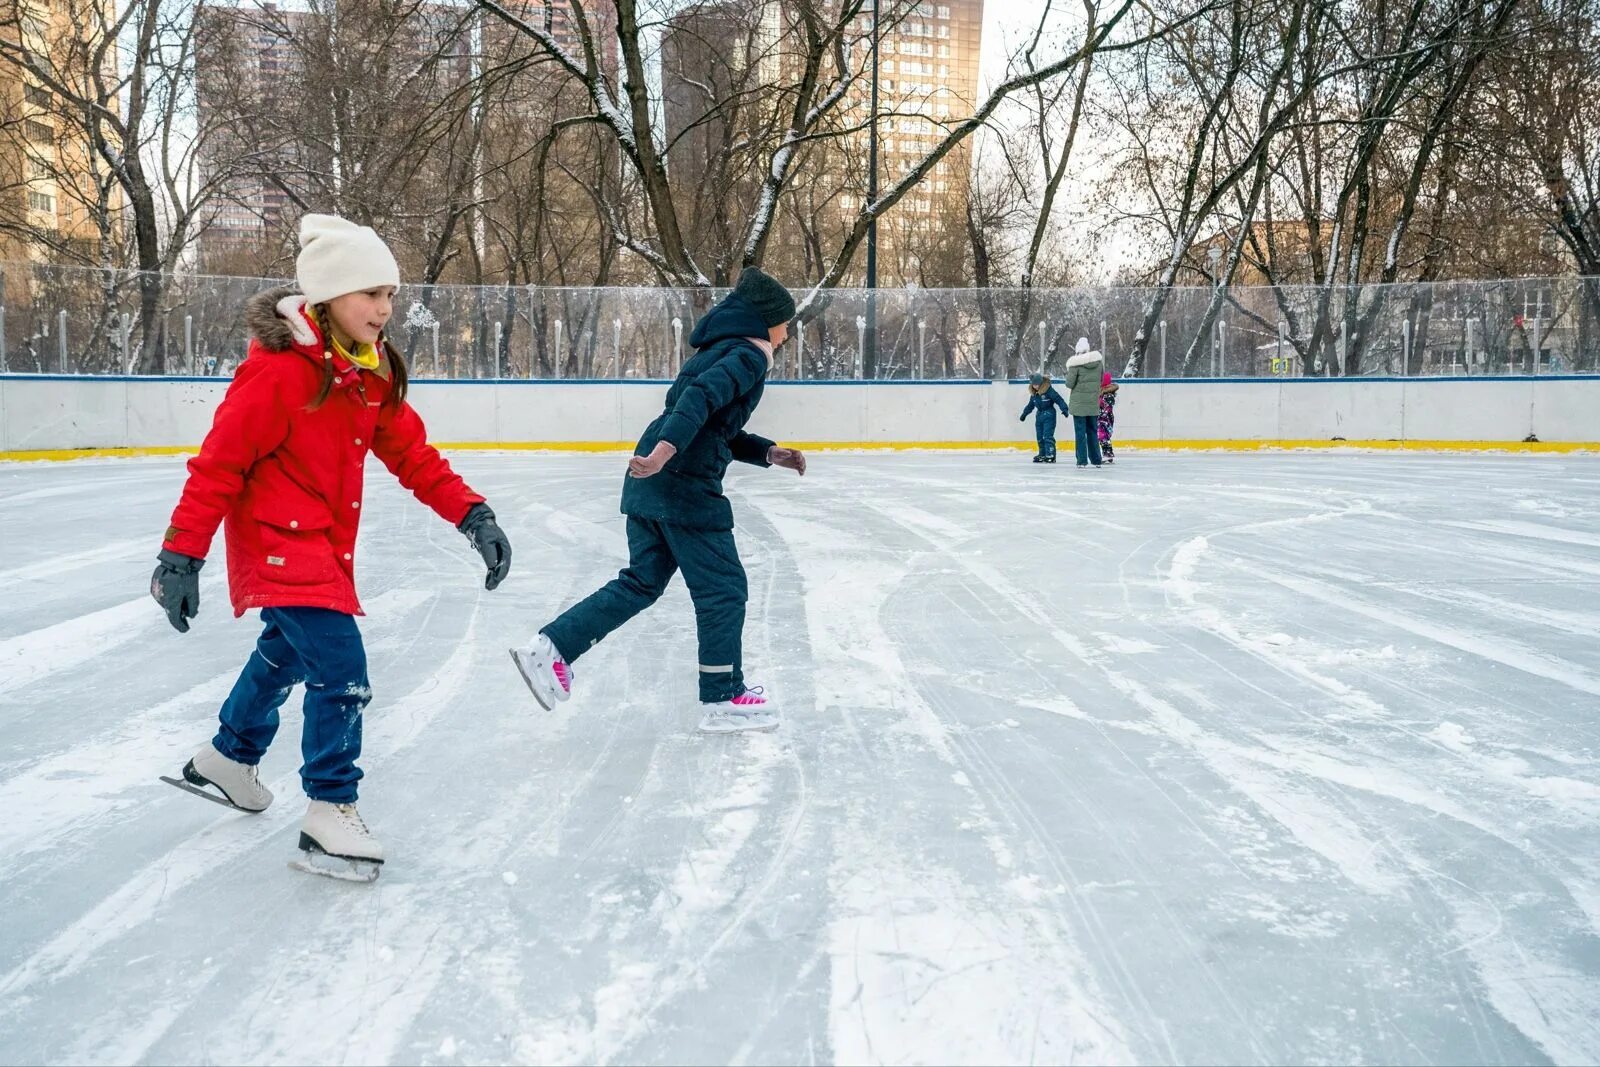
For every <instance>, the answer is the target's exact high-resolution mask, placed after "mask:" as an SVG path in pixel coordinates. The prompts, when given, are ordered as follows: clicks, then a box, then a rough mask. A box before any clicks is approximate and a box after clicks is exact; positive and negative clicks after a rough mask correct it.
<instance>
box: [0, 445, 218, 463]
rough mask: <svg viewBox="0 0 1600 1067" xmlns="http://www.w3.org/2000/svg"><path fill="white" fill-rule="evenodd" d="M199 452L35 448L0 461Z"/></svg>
mask: <svg viewBox="0 0 1600 1067" xmlns="http://www.w3.org/2000/svg"><path fill="white" fill-rule="evenodd" d="M199 451H200V446H199V445H151V446H150V447H148V448H36V449H22V450H19V451H14V452H0V460H17V461H36V460H50V461H64V460H69V459H103V458H106V457H119V456H120V457H131V456H184V455H189V456H192V455H194V454H195V453H196V452H199Z"/></svg>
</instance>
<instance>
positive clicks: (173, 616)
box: [150, 357, 289, 633]
mask: <svg viewBox="0 0 1600 1067" xmlns="http://www.w3.org/2000/svg"><path fill="white" fill-rule="evenodd" d="M282 366H283V365H282V364H280V363H275V362H274V361H273V360H272V359H271V358H270V357H260V358H256V359H247V360H245V361H244V362H243V363H242V364H240V365H239V370H238V371H237V372H236V373H235V374H234V378H233V382H232V384H230V385H229V386H228V392H227V394H226V395H224V396H223V398H222V403H221V404H219V405H218V406H217V413H216V415H215V416H214V417H213V418H212V421H211V430H210V431H209V432H208V433H207V434H206V439H205V442H204V443H203V444H201V446H200V454H199V455H197V456H195V457H194V458H193V459H191V460H190V461H189V478H188V480H187V481H186V482H184V485H183V495H182V496H181V497H180V498H179V499H178V506H177V507H176V508H174V509H173V512H172V524H171V525H170V526H168V527H167V532H166V535H165V536H164V537H163V538H162V539H161V551H160V553H159V554H158V556H157V558H158V559H160V561H161V563H160V565H159V566H158V567H156V570H155V573H154V574H153V575H151V577H150V595H151V596H152V597H154V598H155V600H156V603H158V604H160V605H161V606H162V608H164V609H165V610H166V613H167V619H168V621H170V622H171V623H172V626H173V629H175V630H177V631H178V632H179V633H188V632H189V620H190V619H192V618H194V617H195V616H196V615H198V614H200V568H201V567H202V566H204V565H205V558H206V554H207V553H208V552H209V551H210V550H211V541H212V539H213V538H214V537H216V535H217V527H218V526H221V525H222V520H223V517H224V516H226V515H227V514H228V510H229V509H230V508H232V507H233V502H234V501H235V500H236V499H238V496H239V493H240V492H241V491H242V490H243V488H244V476H245V472H246V471H248V470H249V469H250V468H251V467H253V466H254V465H255V463H256V461H257V460H259V459H260V458H261V457H262V456H264V455H266V454H267V453H269V452H271V451H272V450H273V449H275V448H277V447H278V446H279V445H280V444H282V443H283V439H284V438H285V437H286V436H288V433H289V412H288V409H287V408H286V407H285V406H284V402H283V399H282V397H283V393H284V390H285V386H286V384H287V383H285V382H284V381H283V380H282V377H283V376H282V375H281V374H279V373H275V372H276V371H278V370H279V369H281V368H282Z"/></svg>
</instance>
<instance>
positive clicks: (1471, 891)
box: [0, 451, 1600, 1063]
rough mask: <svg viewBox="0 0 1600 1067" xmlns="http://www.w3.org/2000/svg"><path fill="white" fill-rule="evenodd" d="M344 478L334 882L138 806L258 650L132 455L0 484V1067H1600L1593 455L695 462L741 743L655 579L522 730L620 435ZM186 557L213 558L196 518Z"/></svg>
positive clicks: (604, 531)
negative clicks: (446, 488) (349, 838)
mask: <svg viewBox="0 0 1600 1067" xmlns="http://www.w3.org/2000/svg"><path fill="white" fill-rule="evenodd" d="M456 462H457V465H458V466H459V467H460V468H461V469H462V470H463V471H464V472H465V473H466V475H467V476H468V478H469V479H470V480H471V481H472V483H473V484H474V485H475V486H476V487H477V488H479V489H480V490H481V491H483V492H485V493H486V495H487V496H488V497H489V499H490V501H491V502H492V503H493V505H494V507H495V509H496V512H497V513H498V514H499V516H500V518H501V521H502V523H503V524H504V526H505V528H506V530H507V531H508V533H509V534H510V536H511V538H512V540H513V542H514V544H515V546H516V550H517V554H516V558H515V565H514V568H513V571H512V575H511V578H510V579H509V580H508V581H507V582H506V584H505V585H504V586H503V587H502V588H501V589H500V590H499V591H498V592H496V593H492V594H491V593H486V592H484V590H483V587H482V586H483V583H482V576H481V574H480V564H479V562H478V560H477V558H476V556H475V554H474V553H473V552H472V550H471V549H470V547H469V546H468V545H467V543H466V542H465V540H464V539H463V538H462V537H461V536H460V535H459V534H458V533H456V531H454V530H452V529H450V528H449V527H447V526H446V525H445V524H443V523H441V522H440V521H439V520H438V519H437V518H436V517H435V516H434V515H432V514H431V513H430V512H428V511H426V510H425V509H424V508H422V507H421V506H420V505H418V504H416V503H415V502H414V501H412V500H411V499H410V498H409V497H408V496H406V494H404V493H403V491H401V490H400V489H399V488H398V487H396V486H395V485H394V483H393V481H392V480H391V479H389V478H388V477H387V475H386V474H384V473H383V472H382V471H381V469H378V468H376V467H375V468H374V470H373V471H372V472H371V476H370V478H369V486H370V489H369V500H368V503H367V507H366V509H365V511H364V514H365V522H364V526H365V528H364V530H363V533H362V539H363V540H362V545H361V555H360V563H359V566H360V570H359V574H358V578H359V581H360V585H361V589H362V592H363V594H364V598H365V600H366V606H367V610H368V617H367V618H366V619H364V620H362V626H363V629H364V632H365V633H366V635H367V639H368V642H369V654H370V661H371V672H370V673H371V677H372V683H373V689H374V691H375V693H376V699H375V700H374V703H373V704H372V706H371V708H370V710H369V711H368V714H367V723H366V746H365V756H364V758H363V760H362V763H363V766H364V768H365V770H366V772H367V777H366V780H365V781H364V782H363V783H362V799H361V809H362V813H363V815H364V816H365V817H366V819H367V821H368V822H369V823H370V824H371V825H372V827H373V828H374V830H375V832H376V833H377V834H378V835H379V837H380V838H381V839H382V840H383V842H384V844H385V846H386V848H387V850H388V854H389V862H388V864H387V865H386V866H385V868H384V873H383V876H382V877H381V878H380V879H379V880H378V882H376V883H374V884H373V885H370V886H350V885H343V884H333V883H330V882H328V881H326V880H323V879H314V878H307V877H306V876H304V875H301V874H297V873H295V872H293V871H291V870H289V869H288V866H287V861H288V860H289V859H291V858H293V856H294V855H296V852H295V842H296V832H297V828H298V825H299V818H300V815H301V813H302V811H303V801H302V800H300V799H298V798H299V788H298V780H297V776H296V767H297V765H298V762H299V760H298V734H299V715H298V708H297V705H298V698H295V699H292V700H291V702H290V704H289V705H288V706H287V707H286V708H285V721H284V725H283V730H282V732H281V733H280V735H279V739H278V743H277V745H276V747H275V748H274V749H273V751H272V752H271V753H270V755H269V756H268V758H267V760H266V762H265V763H264V765H263V768H262V770H263V781H264V782H266V783H267V784H268V785H269V786H270V788H272V789H273V790H274V791H275V792H276V793H277V794H278V798H279V799H278V801H277V803H276V804H274V806H273V807H272V809H271V810H269V811H268V812H267V813H266V814H264V815H262V816H259V817H249V816H242V815H238V814H235V813H232V812H225V811H222V810H221V809H219V808H217V807H216V806H214V805H209V804H204V803H200V802H198V801H196V800H195V799H194V798H192V797H188V796H185V795H183V794H181V793H180V792H178V791H177V790H174V789H171V788H169V787H167V786H164V785H161V784H160V783H158V782H157V780H156V776H157V775H159V774H173V773H176V771H177V770H178V769H179V768H180V767H182V765H183V762H184V761H185V760H186V759H187V758H188V757H189V755H191V754H192V752H193V750H194V749H195V748H196V747H198V746H199V745H200V744H201V743H202V742H203V741H204V740H205V739H206V738H207V737H209V736H210V734H211V731H212V728H213V722H214V715H215V711H216V707H217V705H218V703H219V702H220V701H221V699H222V698H223V696H224V695H225V694H226V693H227V691H228V688H229V686H230V685H231V683H232V680H233V678H234V676H235V674H236V672H237V671H238V669H239V667H240V666H241V665H242V664H243V662H244V660H245V657H246V654H247V653H248V651H249V649H250V648H251V646H252V644H253V642H254V639H255V636H256V631H257V625H256V623H255V621H254V620H253V619H246V620H242V621H241V620H234V619H232V618H231V615H230V612H229V610H228V608H227V598H226V591H225V589H224V586H223V581H222V578H223V567H222V565H221V561H220V559H219V560H218V561H216V562H214V563H213V564H212V565H211V566H209V567H207V568H206V570H205V572H204V574H203V577H202V610H201V614H200V617H199V618H198V619H197V620H196V623H195V628H194V631H193V632H192V633H190V634H188V635H179V634H177V633H174V632H173V631H172V630H171V629H170V628H169V627H168V625H167V623H166V620H165V619H164V618H163V616H162V615H161V613H160V611H159V610H158V609H157V608H156V606H155V605H154V604H153V603H151V602H150V601H149V600H148V597H147V595H146V591H145V590H146V585H147V582H148V576H149V572H150V570H151V568H152V567H153V560H152V557H153V555H154V551H155V548H156V542H157V541H158V540H159V536H160V532H161V531H162V529H164V527H165V525H166V522H167V517H168V514H169V512H170V509H171V507H172V504H173V502H174V501H175V500H176V498H177V493H178V490H179V487H180V484H181V481H182V477H183V467H182V462H181V461H180V460H178V459H158V460H137V461H86V462H80V463H73V464H64V465H53V464H12V465H6V466H0V543H3V544H4V545H5V553H4V557H3V558H0V605H3V608H0V811H3V812H4V813H5V816H4V818H3V819H0V916H3V919H0V1061H4V1062H36V1061H38V1062H85V1063H121V1062H160V1063H199V1062H279V1063H285V1062H362V1063H369V1062H370V1063H388V1062H398V1063H414V1062H445V1061H456V1060H459V1061H463V1062H474V1061H476V1062H485V1061H487V1062H502V1061H541V1062H542V1061H601V1062H617V1061H620V1062H708V1063H720V1062H752V1061H753V1062H773V1061H778V1062H809V1061H816V1060H821V1061H841V1062H868V1063H878V1062H881V1063H934V1062H938V1063H955V1062H968V1063H973V1062H984V1063H990V1062H1065V1061H1092V1062H1153V1061H1160V1062H1195V1061H1202V1062H1219V1061H1226V1062H1240V1063H1277V1062H1308V1063H1309V1062H1333V1061H1337V1062H1349V1061H1365V1062H1383V1063H1421V1062H1475V1063H1528V1062H1546V1061H1554V1062H1562V1063H1593V1062H1595V1061H1597V1060H1600V1010H1597V1007H1596V1006H1597V1005H1600V651H1597V645H1596V642H1595V635H1596V633H1597V632H1600V607H1597V604H1600V557H1597V554H1596V548H1600V461H1597V460H1595V459H1593V458H1587V457H1570V458H1559V457H1494V456H1470V457H1457V456H1429V455H1366V454H1358V453H1346V454H1336V455H1335V454H1277V455H1266V454H1263V455H1220V454H1219V455H1153V454H1142V455H1141V454H1138V453H1135V452H1131V451H1130V452H1127V454H1126V455H1125V456H1123V457H1122V462H1120V463H1119V464H1118V465H1117V466H1116V467H1114V468H1111V469H1107V470H1102V471H1092V472H1078V471H1076V470H1075V469H1073V468H1072V467H1071V466H1066V465H1058V466H1054V467H1050V466H1035V465H1032V464H1029V463H1028V462H1027V458H1026V457H1025V456H1021V455H982V454H979V455H963V456H950V455H823V456H817V457H815V458H814V461H813V464H812V467H811V473H810V474H808V476H807V477H806V478H804V479H796V478H793V477H785V476H780V475H778V474H776V473H774V472H760V471H744V472H739V473H736V474H735V475H734V476H733V477H732V478H731V480H730V489H731V492H732V494H733V495H734V497H735V507H736V510H737V511H738V513H739V522H740V527H739V531H738V537H739V541H740V545H741V549H742V551H743V553H744V556H745V559H746V562H747V565H748V567H749V570H750V589H751V602H750V622H749V626H748V628H747V631H746V655H747V667H748V669H749V671H750V673H751V675H752V676H753V678H754V679H755V680H757V681H759V682H761V683H763V684H767V685H770V686H772V687H773V688H774V690H775V691H776V692H777V693H778V694H780V697H781V701H782V707H783V709H784V720H785V721H784V725H783V728H782V730H780V731H779V732H778V733H776V734H771V735H762V736H748V737H733V738H706V737H702V736H699V735H697V734H696V733H695V732H694V729H693V728H694V724H695V722H696V721H697V719H698V717H699V713H698V709H697V708H696V706H695V702H694V684H695V679H694V673H693V664H694V662H695V659H694V632H693V616H692V611H691V608H690V605H689V602H688V598H687V596H686V594H685V593H684V592H683V590H682V588H681V586H677V587H675V588H674V589H673V590H672V592H670V593H669V594H668V596H667V597H666V598H665V599H664V600H663V601H662V603H660V604H659V605H658V606H657V607H656V608H655V609H654V610H653V611H651V612H650V613H648V614H646V615H645V616H644V617H642V618H641V619H639V620H637V621H636V622H634V623H632V624H631V625H630V626H628V627H627V628H625V629H624V630H622V631H620V632H619V633H618V634H616V635H615V636H614V637H613V638H612V639H611V640H610V641H609V642H607V643H606V644H604V645H602V646H601V647H599V648H598V649H596V650H595V651H594V652H592V653H591V654H590V655H589V656H587V657H586V658H585V659H584V660H583V661H582V663H581V664H580V666H579V670H578V686H577V689H576V695H575V697H574V699H573V701H572V702H571V703H570V704H567V705H563V707H562V709H561V711H560V713H558V714H556V715H549V714H546V713H543V712H542V711H540V709H539V708H538V707H537V706H536V705H535V704H534V703H533V701H532V700H531V699H530V697H529V696H528V693H527V691H526V689H525V688H524V687H523V685H522V682H521V680H520V679H519V678H518V677H517V674H516V672H515V670H513V669H512V668H511V666H510V664H509V662H508V661H507V659H506V655H505V649H506V647H507V646H508V645H510V644H511V643H513V642H516V641H519V640H522V639H523V638H525V637H526V636H527V635H528V634H529V633H530V632H531V631H532V630H533V629H534V628H535V627H536V626H538V625H539V624H540V623H542V622H544V621H546V619H547V618H548V617H549V616H550V615H551V614H552V613H553V612H554V611H555V610H557V609H559V608H560V607H561V606H563V605H564V604H566V603H568V602H570V601H571V600H572V599H573V598H574V597H577V596H580V595H582V594H584V593H587V592H588V591H589V590H590V589H592V588H593V587H594V586H596V585H598V584H599V583H600V582H601V581H603V580H605V579H606V578H607V577H609V576H610V574H611V573H612V572H613V571H614V570H615V569H616V568H617V567H618V566H619V564H620V563H621V561H622V558H623V553H624V551H625V541H624V538H623V536H622V519H621V517H620V516H619V515H618V514H617V512H616V501H617V491H618V489H619V486H620V480H621V470H622V462H621V459H620V458H619V457H616V456H538V455H527V454H517V455H507V454H492V453H466V454H461V455H459V456H458V457H456ZM219 551H220V541H219Z"/></svg>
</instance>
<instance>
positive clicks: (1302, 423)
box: [0, 376, 1600, 452]
mask: <svg viewBox="0 0 1600 1067" xmlns="http://www.w3.org/2000/svg"><path fill="white" fill-rule="evenodd" d="M1121 386H1122V388H1121V391H1120V393H1119V394H1118V400H1117V437H1118V438H1119V439H1121V440H1124V441H1140V442H1146V443H1149V442H1162V441H1171V442H1177V443H1185V442H1208V441H1209V442H1230V441H1231V442H1251V441H1269V442H1270V441H1282V442H1290V443H1298V442H1326V441H1332V440H1335V439H1344V440H1348V441H1437V442H1502V443H1515V442H1520V441H1522V440H1523V439H1524V438H1526V437H1527V435H1528V434H1529V433H1533V434H1535V435H1536V436H1537V437H1538V439H1539V440H1540V441H1545V442H1596V441H1600V378H1562V379H1551V380H1542V381H1541V380H1536V379H1498V380H1490V379H1412V380H1398V379H1382V380H1371V381H1368V380H1348V381H1347V380H1339V379H1334V380H1326V381H1307V380H1303V379H1295V380H1288V381H1282V382H1277V381H1217V382H1196V381H1182V382H1179V381H1140V380H1137V379H1134V380H1128V381H1124V382H1122V383H1121ZM226 388H227V382H226V381H223V380H205V379H165V378H155V379H139V378H52V377H44V378H37V377H27V376H10V377H0V411H3V413H4V418H3V419H0V451H8V452H21V451H29V450H33V451H43V450H53V449H82V448H108V447H129V448H168V447H193V446H194V445H196V444H198V443H199V441H200V439H201V438H202V437H203V436H204V434H205V431H206V429H208V428H209V426H210V424H211V412H212V411H213V410H214V408H215V405H216V403H217V402H218V401H219V400H220V399H221V396H222V394H223V392H224V391H225V389H226ZM666 390H667V383H665V382H621V383H618V382H581V383H580V382H528V381H502V382H437V381H419V382H414V383H413V387H412V399H413V403H414V404H415V406H416V407H417V409H418V411H419V412H421V414H422V416H423V418H424V420H425V421H426V422H427V425H428V430H429V433H430V435H431V436H432V437H433V438H434V439H435V440H438V441H446V442H462V443H473V444H511V445H514V444H520V443H530V442H536V443H541V444H547V445H560V444H562V443H571V444H574V445H579V446H583V445H589V446H593V445H595V444H599V443H613V444H615V443H618V442H631V441H633V440H635V439H636V438H637V437H638V434H639V431H640V430H641V429H642V428H643V427H644V426H645V425H646V424H647V423H648V422H649V421H650V420H651V419H652V418H653V417H655V415H656V414H658V413H659V412H660V410H661V401H662V398H663V397H664V396H665V394H666ZM1026 403H1027V387H1026V385H1025V384H1023V383H1016V382H967V383H944V382H927V383H895V382H884V383H851V382H841V383H828V384H812V383H805V384H801V383H789V382H774V383H771V384H769V385H768V387H767V393H766V397H765V398H764V399H763V401H762V405H761V408H760V410H759V411H758V412H757V414H756V419H755V421H754V422H753V423H752V424H751V427H750V428H751V429H752V430H753V431H756V432H760V433H762V434H764V435H766V436H768V437H773V438H775V439H779V440H790V441H805V442H818V443H833V444H840V445H860V446H872V445H915V444H919V443H922V444H929V445H978V446H983V445H989V446H1003V445H1025V444H1027V443H1029V442H1031V441H1032V440H1033V427H1032V424H1031V423H1029V424H1023V423H1020V422H1018V420H1017V415H1018V413H1020V412H1021V410H1022V408H1023V407H1024V406H1025V405H1026ZM1071 436H1072V427H1071V424H1070V423H1069V422H1067V421H1065V420H1062V422H1061V424H1060V425H1059V426H1058V429H1057V437H1058V438H1059V439H1061V440H1070V439H1071Z"/></svg>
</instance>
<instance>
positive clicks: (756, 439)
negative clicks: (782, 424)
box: [728, 430, 778, 467]
mask: <svg viewBox="0 0 1600 1067" xmlns="http://www.w3.org/2000/svg"><path fill="white" fill-rule="evenodd" d="M777 447H778V444H777V442H776V441H769V440H767V439H766V438H765V437H762V436H761V435H760V434H756V433H746V432H745V431H743V430H740V431H739V432H738V433H736V434H734V435H733V436H732V437H730V438H729V439H728V451H729V452H732V453H733V458H734V459H736V460H738V461H739V462H740V463H749V464H750V465H752V466H755V467H770V466H772V460H771V459H769V458H768V455H767V454H768V453H769V452H771V451H772V450H773V449H774V448H777Z"/></svg>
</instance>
